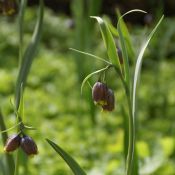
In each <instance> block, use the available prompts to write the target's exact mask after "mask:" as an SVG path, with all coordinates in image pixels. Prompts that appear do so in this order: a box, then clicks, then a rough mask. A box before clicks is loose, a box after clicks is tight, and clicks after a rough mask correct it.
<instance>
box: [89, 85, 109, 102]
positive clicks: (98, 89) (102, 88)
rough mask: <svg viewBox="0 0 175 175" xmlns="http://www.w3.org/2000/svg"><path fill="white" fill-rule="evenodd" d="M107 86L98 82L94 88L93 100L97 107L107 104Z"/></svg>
mask: <svg viewBox="0 0 175 175" xmlns="http://www.w3.org/2000/svg"><path fill="white" fill-rule="evenodd" d="M107 91H108V88H107V85H106V84H104V83H101V82H96V83H95V84H94V86H93V88H92V98H93V100H94V102H95V103H96V104H97V105H106V104H107Z"/></svg>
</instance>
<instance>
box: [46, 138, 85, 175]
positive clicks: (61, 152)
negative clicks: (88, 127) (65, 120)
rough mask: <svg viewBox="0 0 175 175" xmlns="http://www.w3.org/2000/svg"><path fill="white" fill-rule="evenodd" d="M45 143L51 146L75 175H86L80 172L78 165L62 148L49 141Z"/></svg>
mask: <svg viewBox="0 0 175 175" xmlns="http://www.w3.org/2000/svg"><path fill="white" fill-rule="evenodd" d="M46 141H47V142H48V143H49V144H50V145H51V146H52V148H53V149H54V150H55V151H56V152H57V153H58V154H59V155H60V156H61V157H62V158H63V159H64V160H65V162H66V163H67V164H68V165H69V167H70V168H71V169H72V171H73V173H74V174H75V175H85V174H86V173H85V172H84V171H83V170H82V168H81V167H80V166H79V165H78V163H77V162H76V161H75V160H74V159H73V158H72V157H71V156H70V155H69V154H68V153H66V152H65V151H64V150H63V149H62V148H60V147H59V146H58V145H56V144H55V143H54V142H52V141H51V140H49V139H46Z"/></svg>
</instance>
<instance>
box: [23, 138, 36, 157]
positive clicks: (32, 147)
mask: <svg viewBox="0 0 175 175" xmlns="http://www.w3.org/2000/svg"><path fill="white" fill-rule="evenodd" d="M21 148H22V149H23V151H24V152H25V153H26V154H27V155H28V156H30V155H36V154H38V148H37V145H36V143H35V142H34V141H33V139H32V138H31V137H29V136H24V137H23V138H22V139H21Z"/></svg>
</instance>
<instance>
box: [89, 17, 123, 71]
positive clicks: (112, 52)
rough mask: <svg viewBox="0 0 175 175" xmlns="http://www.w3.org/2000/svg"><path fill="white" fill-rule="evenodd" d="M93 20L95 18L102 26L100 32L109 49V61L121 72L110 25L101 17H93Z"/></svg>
mask: <svg viewBox="0 0 175 175" xmlns="http://www.w3.org/2000/svg"><path fill="white" fill-rule="evenodd" d="M92 18H95V19H96V20H97V21H98V23H99V25H100V31H101V34H102V37H103V40H104V43H105V46H106V49H107V53H108V57H109V59H110V60H111V62H112V64H113V65H115V66H116V67H117V68H118V69H119V70H120V71H121V66H120V61H119V57H118V54H117V49H116V45H115V41H114V38H113V36H112V34H111V31H110V30H109V27H108V24H107V23H106V22H105V21H104V20H103V19H102V18H100V17H97V16H92Z"/></svg>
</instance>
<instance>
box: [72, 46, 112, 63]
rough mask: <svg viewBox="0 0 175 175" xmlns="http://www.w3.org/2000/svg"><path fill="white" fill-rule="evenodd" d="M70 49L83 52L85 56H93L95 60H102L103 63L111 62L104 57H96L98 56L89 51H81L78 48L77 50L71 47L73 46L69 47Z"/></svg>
mask: <svg viewBox="0 0 175 175" xmlns="http://www.w3.org/2000/svg"><path fill="white" fill-rule="evenodd" d="M70 50H73V51H75V52H78V53H81V54H84V55H87V56H90V57H93V58H95V59H97V60H100V61H103V62H104V63H107V64H111V63H110V62H109V61H106V60H105V59H104V58H101V57H98V56H96V55H93V54H91V53H88V52H83V51H80V50H77V49H73V48H70Z"/></svg>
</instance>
